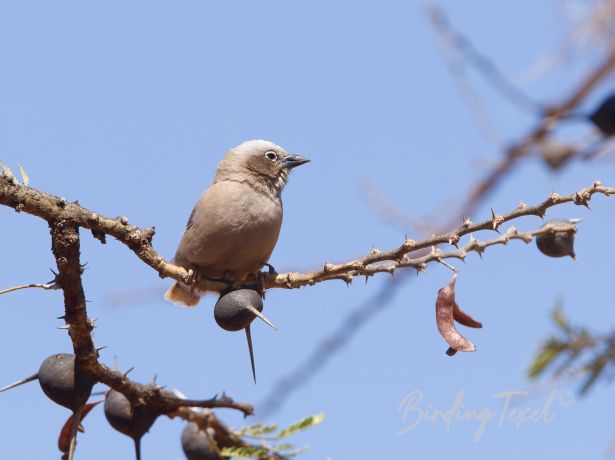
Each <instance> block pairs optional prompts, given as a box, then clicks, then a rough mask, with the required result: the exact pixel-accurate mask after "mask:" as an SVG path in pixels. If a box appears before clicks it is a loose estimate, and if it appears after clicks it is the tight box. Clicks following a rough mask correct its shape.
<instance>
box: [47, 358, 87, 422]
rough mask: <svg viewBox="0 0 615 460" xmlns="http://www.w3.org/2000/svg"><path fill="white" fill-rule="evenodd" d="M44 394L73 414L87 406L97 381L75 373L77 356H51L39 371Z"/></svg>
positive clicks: (83, 374)
mask: <svg viewBox="0 0 615 460" xmlns="http://www.w3.org/2000/svg"><path fill="white" fill-rule="evenodd" d="M38 382H39V384H40V385H41V388H42V390H43V392H44V393H45V394H46V395H47V397H48V398H49V399H51V400H52V401H54V402H55V403H57V404H59V405H61V406H64V407H66V408H68V409H70V410H72V411H73V412H75V411H76V410H77V409H79V408H80V407H81V406H83V405H84V404H85V402H86V401H87V400H88V398H89V397H90V394H91V393H92V387H93V386H94V384H95V383H96V380H95V379H94V378H93V377H92V376H91V375H89V374H85V373H82V372H75V355H72V354H70V353H58V354H55V355H51V356H50V357H49V358H47V359H46V360H45V361H43V363H42V364H41V367H40V368H39V370H38Z"/></svg>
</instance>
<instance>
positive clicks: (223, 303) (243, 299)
mask: <svg viewBox="0 0 615 460" xmlns="http://www.w3.org/2000/svg"><path fill="white" fill-rule="evenodd" d="M262 311H263V299H262V297H261V295H260V294H259V293H258V292H256V291H254V290H252V289H236V290H234V291H230V292H228V291H227V292H222V293H221V294H220V298H219V299H218V301H217V302H216V306H215V307H214V318H215V320H216V323H218V326H220V327H221V328H222V329H224V330H227V331H232V332H234V331H240V330H242V329H244V330H245V331H246V339H247V341H248V350H249V352H250V364H251V366H252V376H253V377H254V383H256V369H255V367H254V350H253V348H252V334H251V332H250V324H251V323H252V321H254V318H256V317H258V318H260V319H261V320H263V321H264V322H265V323H267V324H268V325H269V326H271V327H272V328H274V329H275V326H274V325H273V324H272V323H271V321H269V320H268V319H267V318H266V317H265V316H264V315H263V314H262V313H261V312H262Z"/></svg>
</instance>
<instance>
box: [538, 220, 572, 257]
mask: <svg viewBox="0 0 615 460" xmlns="http://www.w3.org/2000/svg"><path fill="white" fill-rule="evenodd" d="M575 223H576V221H575V220H558V219H556V220H550V221H549V222H547V223H545V224H544V225H543V226H542V227H541V228H545V227H547V226H550V227H552V228H553V231H551V232H548V233H545V234H542V235H538V236H537V237H536V246H537V247H538V249H539V250H540V252H542V253H543V254H544V255H546V256H549V257H565V256H570V257H572V258H573V259H574V258H575V257H576V256H575V253H574V234H575V232H576V227H574V224H575ZM571 226H573V227H574V228H573V229H568V230H558V227H561V228H565V227H568V228H570V227H571Z"/></svg>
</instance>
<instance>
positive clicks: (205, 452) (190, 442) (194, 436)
mask: <svg viewBox="0 0 615 460" xmlns="http://www.w3.org/2000/svg"><path fill="white" fill-rule="evenodd" d="M182 449H183V450H184V454H186V458H187V459H188V460H220V459H221V458H222V457H220V456H219V455H218V454H217V452H216V451H215V449H214V448H213V447H212V446H211V444H210V443H209V437H208V436H207V433H205V431H203V430H202V429H201V428H199V426H198V425H197V424H196V423H195V422H190V423H188V424H187V425H186V428H184V431H182Z"/></svg>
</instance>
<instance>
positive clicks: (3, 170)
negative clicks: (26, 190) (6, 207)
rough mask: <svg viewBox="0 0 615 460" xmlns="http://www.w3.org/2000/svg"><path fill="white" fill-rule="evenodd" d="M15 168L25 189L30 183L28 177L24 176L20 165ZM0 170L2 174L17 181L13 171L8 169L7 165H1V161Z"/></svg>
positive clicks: (24, 173)
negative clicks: (0, 169) (17, 169)
mask: <svg viewBox="0 0 615 460" xmlns="http://www.w3.org/2000/svg"><path fill="white" fill-rule="evenodd" d="M17 167H18V168H19V174H21V179H22V181H23V184H24V185H25V186H26V187H27V186H28V184H29V183H30V177H29V176H28V175H27V174H26V171H25V170H24V169H23V167H22V166H21V165H17ZM0 168H2V172H3V173H5V174H8V175H9V176H11V177H12V178H14V179H15V180H17V178H16V177H15V175H14V174H13V170H12V169H11V168H9V167H8V166H7V165H5V164H4V163H2V162H1V161H0Z"/></svg>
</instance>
